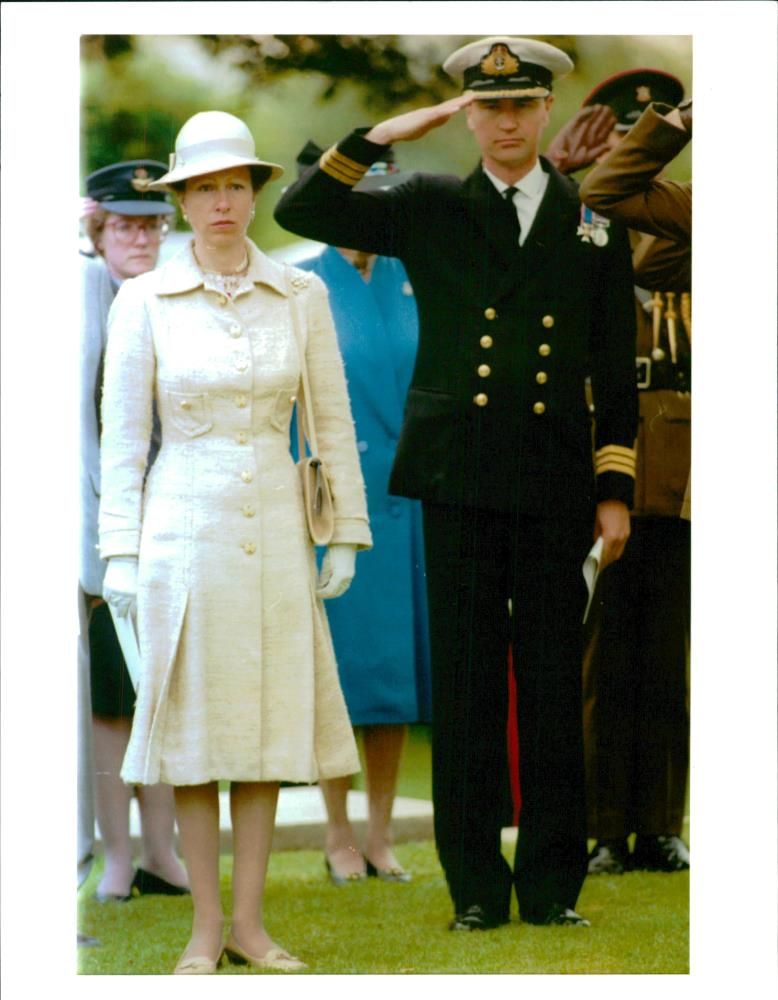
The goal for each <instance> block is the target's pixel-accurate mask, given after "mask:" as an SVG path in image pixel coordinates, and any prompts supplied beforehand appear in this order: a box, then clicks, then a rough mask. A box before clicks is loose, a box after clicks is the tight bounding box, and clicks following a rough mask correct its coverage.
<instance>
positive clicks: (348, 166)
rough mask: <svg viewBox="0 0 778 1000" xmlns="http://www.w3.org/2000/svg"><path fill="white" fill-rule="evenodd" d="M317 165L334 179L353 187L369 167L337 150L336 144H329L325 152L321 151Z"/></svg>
mask: <svg viewBox="0 0 778 1000" xmlns="http://www.w3.org/2000/svg"><path fill="white" fill-rule="evenodd" d="M319 166H320V167H321V169H322V170H323V171H324V173H325V174H329V176H330V177H332V178H333V179H334V180H336V181H340V183H341V184H345V185H346V187H354V185H355V184H356V183H357V182H358V181H361V180H362V178H363V177H364V176H365V174H366V173H367V172H368V170H369V169H370V167H369V166H365V164H364V163H357V161H356V160H352V159H350V158H349V157H348V156H344V155H343V153H340V152H338V147H337V146H331V147H330V149H328V150H327V152H326V153H322V155H321V157H320V159H319Z"/></svg>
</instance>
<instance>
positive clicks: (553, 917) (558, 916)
mask: <svg viewBox="0 0 778 1000" xmlns="http://www.w3.org/2000/svg"><path fill="white" fill-rule="evenodd" d="M543 923H544V924H547V925H549V926H551V925H557V926H560V927H591V926H592V925H591V924H590V923H589V921H588V920H587V919H586V918H585V917H582V916H581V914H580V913H576V912H575V910H571V909H570V907H569V906H562V905H561V904H559V903H554V905H553V906H552V907H551V909H550V910H549V911H548V916H547V917H546V919H545V920H544V921H543Z"/></svg>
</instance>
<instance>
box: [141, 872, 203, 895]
mask: <svg viewBox="0 0 778 1000" xmlns="http://www.w3.org/2000/svg"><path fill="white" fill-rule="evenodd" d="M132 890H133V892H134V893H136V894H137V895H138V896H189V895H190V892H189V889H187V888H186V886H183V885H173V883H172V882H168V881H167V879H164V878H162V877H161V876H160V875H155V874H154V872H149V871H146V869H145V868H139V869H138V870H137V872H135V878H134V879H133V880H132Z"/></svg>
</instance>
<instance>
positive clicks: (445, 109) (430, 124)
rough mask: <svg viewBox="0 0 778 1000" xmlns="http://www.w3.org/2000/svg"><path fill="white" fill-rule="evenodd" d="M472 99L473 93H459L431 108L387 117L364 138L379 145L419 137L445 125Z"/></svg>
mask: <svg viewBox="0 0 778 1000" xmlns="http://www.w3.org/2000/svg"><path fill="white" fill-rule="evenodd" d="M473 99H474V97H473V94H460V96H459V97H452V98H451V100H450V101H443V103H442V104H435V105H434V106H433V107H431V108H417V109H416V110H415V111H408V112H406V114H404V115H397V116H396V117H395V118H387V119H386V121H384V122H380V123H379V124H378V125H376V126H374V127H373V128H371V129H370V131H369V132H368V133H367V135H366V136H365V138H366V139H369V140H370V142H375V143H378V145H380V146H390V145H392V144H393V143H395V142H403V141H406V140H407V141H410V140H412V139H420V138H421V136H423V135H426V134H427V132H430V131H432V129H434V128H439V127H440V126H441V125H445V124H446V122H447V121H448V120H449V118H451V116H452V115H455V114H456V113H457V111H460V110H461V109H462V108H464V107H466V106H467V105H468V104H470V103H471V102H472V101H473Z"/></svg>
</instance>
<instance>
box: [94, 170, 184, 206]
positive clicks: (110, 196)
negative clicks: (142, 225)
mask: <svg viewBox="0 0 778 1000" xmlns="http://www.w3.org/2000/svg"><path fill="white" fill-rule="evenodd" d="M166 172H167V167H166V166H165V164H164V163H160V162H159V161H158V160H125V161H124V162H123V163H112V164H111V165H110V166H108V167H101V168H100V170H95V171H94V173H91V174H90V175H89V176H88V177H87V179H86V193H87V196H88V197H89V198H92V199H94V201H96V202H98V203H99V204H100V207H101V208H104V209H105V210H106V211H108V212H115V213H116V214H117V215H172V214H173V212H175V208H174V206H173V205H171V204H170V202H169V201H168V200H167V197H166V195H165V192H164V191H150V190H149V185H150V184H151V183H152V182H153V181H155V180H157V179H158V178H159V177H161V176H162V175H163V174H164V173H166Z"/></svg>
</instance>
